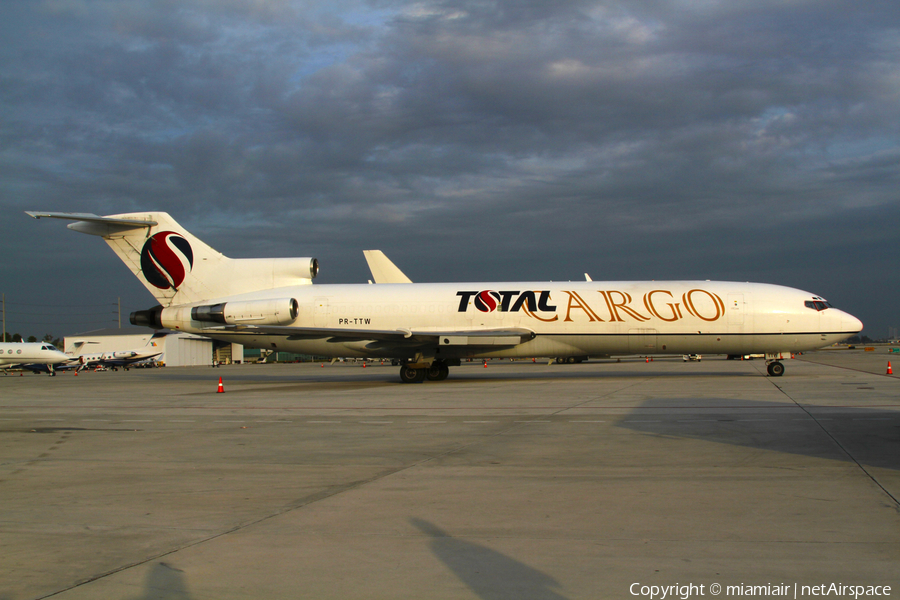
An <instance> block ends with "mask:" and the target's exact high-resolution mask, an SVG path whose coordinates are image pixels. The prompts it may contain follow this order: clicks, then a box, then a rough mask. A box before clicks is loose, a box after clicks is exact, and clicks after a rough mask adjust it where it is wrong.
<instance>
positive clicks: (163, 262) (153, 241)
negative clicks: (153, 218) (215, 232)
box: [141, 231, 194, 292]
mask: <svg viewBox="0 0 900 600" xmlns="http://www.w3.org/2000/svg"><path fill="white" fill-rule="evenodd" d="M193 266H194V251H193V250H191V244H190V243H189V242H188V241H187V240H186V239H184V237H182V236H181V234H178V233H175V232H174V231H160V232H159V233H156V234H154V235H153V236H152V237H151V238H150V239H148V240H147V241H146V242H145V243H144V247H143V249H141V271H143V273H144V278H145V279H146V280H147V281H149V282H150V283H151V284H153V285H154V286H156V287H158V288H159V289H161V290H167V289H169V288H172V289H173V290H175V291H176V292H177V291H178V287H179V286H180V285H181V284H182V283H183V282H184V278H185V277H186V276H187V274H188V273H190V271H191V268H193Z"/></svg>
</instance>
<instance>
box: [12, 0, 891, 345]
mask: <svg viewBox="0 0 900 600" xmlns="http://www.w3.org/2000/svg"><path fill="white" fill-rule="evenodd" d="M0 12H2V13H3V16H4V18H3V19H2V20H0V21H2V23H0V31H2V33H3V37H4V40H5V43H4V44H3V46H2V47H0V102H2V107H3V116H4V118H3V120H2V127H0V173H2V178H0V202H2V203H3V210H4V213H5V216H4V218H3V220H2V223H0V251H2V253H3V256H4V257H5V259H4V262H3V265H2V267H0V274H2V280H3V282H4V283H6V286H5V287H7V288H10V289H8V290H6V291H7V292H8V293H12V291H13V290H14V291H15V293H16V294H17V295H18V294H22V295H24V296H26V297H29V298H30V297H33V296H34V295H36V294H38V295H42V296H48V295H49V296H50V300H51V302H50V303H51V304H52V303H53V302H58V303H60V304H61V303H64V302H70V303H71V302H72V301H73V300H72V299H73V297H78V296H90V297H91V298H97V297H102V298H104V299H107V298H112V297H118V296H119V295H123V294H124V295H127V296H128V298H129V301H130V302H131V303H133V304H146V303H148V302H149V297H148V296H147V295H146V293H145V292H144V291H143V289H142V288H141V287H140V285H139V284H138V283H137V282H136V281H135V282H128V278H127V277H126V276H125V275H124V270H123V269H120V268H118V267H113V266H111V265H113V264H115V263H114V261H115V260H116V259H115V258H114V257H111V258H110V257H103V258H101V256H102V255H103V254H104V253H106V252H107V251H106V250H105V249H104V248H103V247H102V244H99V246H98V244H97V243H96V242H97V240H94V239H84V238H81V237H79V236H77V235H76V234H74V233H70V232H68V231H66V230H64V229H61V228H59V227H54V226H53V225H54V224H52V223H40V224H38V223H34V222H29V221H27V220H26V219H27V217H25V216H24V215H22V214H21V211H23V210H32V209H40V210H70V211H89V212H96V213H100V214H111V213H117V212H128V211H132V210H147V209H154V210H166V211H168V212H170V213H172V214H173V216H175V218H177V219H178V220H179V221H180V222H182V223H183V224H184V225H185V226H187V227H189V228H191V229H192V230H194V231H195V233H197V234H198V235H200V236H201V237H204V238H208V240H209V241H210V243H211V244H212V245H213V246H214V247H216V248H217V249H219V250H222V251H224V252H226V253H227V254H230V255H235V256H266V255H282V256H284V255H316V256H318V257H319V258H320V259H321V261H322V264H323V271H322V280H323V282H336V281H364V280H365V279H367V278H368V273H367V271H366V269H365V263H364V261H363V260H362V256H361V253H360V252H359V251H360V250H362V249H364V248H382V249H383V250H385V251H386V252H387V253H388V254H389V255H390V256H391V257H392V258H393V259H394V260H395V261H396V262H397V263H398V264H399V265H400V266H401V268H402V269H403V270H404V271H406V272H407V273H408V274H409V275H410V276H412V277H413V278H414V279H416V280H422V281H437V280H441V279H455V280H473V279H474V280H486V279H570V278H571V279H579V278H581V277H582V276H583V272H584V271H588V272H590V273H591V275H592V276H593V277H594V278H595V279H600V278H615V279H638V278H655V279H661V278H675V277H685V278H686V277H697V278H702V279H706V278H717V279H737V280H755V281H771V282H774V283H782V284H787V285H795V286H797V287H801V288H804V289H810V290H811V291H815V292H817V293H821V294H823V295H825V296H830V297H832V299H833V300H838V299H839V300H840V302H839V304H841V305H842V306H843V307H845V308H847V309H848V310H849V311H850V312H852V313H854V314H856V315H858V316H860V317H861V318H862V319H863V320H864V321H865V322H866V323H867V332H869V333H871V334H874V335H884V334H885V333H886V331H887V327H889V326H891V327H896V326H897V325H898V323H897V319H896V317H895V312H896V311H895V310H890V306H891V305H890V303H889V302H886V301H884V300H880V299H885V298H887V299H890V298H895V297H896V296H897V294H898V292H900V289H898V288H900V284H898V279H897V278H896V277H892V276H891V275H890V274H891V273H892V271H893V270H895V266H894V264H893V263H894V260H893V259H892V256H893V254H892V253H891V252H890V251H889V250H888V249H889V248H890V247H891V245H893V244H894V242H893V237H894V231H895V229H896V226H895V225H893V224H894V223H896V222H897V217H898V214H897V212H898V208H897V207H898V204H900V203H898V199H897V191H896V190H897V189H898V186H897V177H898V172H900V160H898V159H900V150H898V127H900V125H898V124H900V120H898V118H897V117H898V106H900V102H898V100H900V75H898V62H900V61H898V58H900V6H898V5H896V3H892V2H886V1H880V0H876V1H873V2H866V3H864V5H860V4H859V3H854V2H845V1H812V0H809V1H798V2H790V3H785V2H758V1H757V2H719V1H715V0H709V1H706V2H660V1H653V0H645V1H638V2H627V3H624V2H602V3H601V2H577V1H575V2H557V3H548V2H485V1H472V2H457V1H454V2H411V3H400V2H389V1H380V0H379V1H374V2H355V1H349V2H337V3H335V2H329V3H322V4H316V3H314V2H302V3H301V2H290V1H281V2H269V1H267V2H259V1H253V0H228V1H225V2H223V1H221V0H217V1H212V0H193V1H190V0H189V1H185V2H156V3H120V2H103V1H97V2H88V1H83V0H46V1H43V2H33V1H24V0H22V1H11V2H7V3H5V4H4V6H3V8H2V9H0ZM57 225H58V224H57ZM37 239H39V240H41V244H40V248H39V249H36V250H26V249H25V248H28V247H29V242H33V241H34V240H37ZM73 248H77V252H73V251H72V249H73ZM101 269H103V271H101ZM100 272H104V273H106V274H108V275H104V276H103V278H102V281H99V280H92V278H93V277H94V275H93V274H95V273H100ZM114 275H116V276H114ZM48 282H52V283H51V285H48ZM873 298H875V299H876V300H873ZM54 299H55V300H54ZM64 327H68V326H67V325H65V324H61V325H59V328H60V329H63V328H64ZM68 332H71V330H70V331H68ZM60 333H62V331H60Z"/></svg>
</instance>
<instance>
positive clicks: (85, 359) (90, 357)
mask: <svg viewBox="0 0 900 600" xmlns="http://www.w3.org/2000/svg"><path fill="white" fill-rule="evenodd" d="M165 335H166V334H164V333H154V334H153V335H152V336H150V339H149V340H148V341H147V345H146V346H144V347H143V348H135V349H134V350H116V351H114V352H93V353H85V352H84V349H85V348H86V347H87V346H88V344H91V343H95V342H86V341H84V340H75V342H74V343H73V346H74V347H75V356H74V358H75V359H76V360H77V361H79V362H80V364H81V365H82V368H88V369H93V368H96V367H112V368H113V369H116V368H118V367H122V368H124V369H125V370H126V371H127V370H128V369H129V368H130V367H131V365H133V364H134V363H138V362H141V361H143V360H148V359H150V358H156V357H157V356H159V355H160V354H162V347H161V346H160V345H159V339H160V338H162V337H165Z"/></svg>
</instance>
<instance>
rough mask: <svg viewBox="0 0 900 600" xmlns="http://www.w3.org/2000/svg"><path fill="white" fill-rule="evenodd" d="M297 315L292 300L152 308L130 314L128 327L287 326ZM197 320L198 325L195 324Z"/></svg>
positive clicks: (296, 305) (294, 302)
mask: <svg viewBox="0 0 900 600" xmlns="http://www.w3.org/2000/svg"><path fill="white" fill-rule="evenodd" d="M299 314H300V304H299V303H298V302H297V300H296V299H295V298H278V299H273V300H244V301H238V302H220V303H218V304H207V305H203V306H192V307H185V306H180V307H178V306H174V307H170V308H163V307H162V306H154V307H153V308H151V309H148V310H139V311H136V312H133V313H131V324H132V325H137V326H139V327H152V328H153V329H163V328H169V329H180V330H183V329H201V328H202V327H204V325H203V324H204V323H215V324H217V325H289V324H290V323H293V322H294V321H295V320H296V319H297V315H299ZM198 321H199V323H198Z"/></svg>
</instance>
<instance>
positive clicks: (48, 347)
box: [41, 344, 59, 352]
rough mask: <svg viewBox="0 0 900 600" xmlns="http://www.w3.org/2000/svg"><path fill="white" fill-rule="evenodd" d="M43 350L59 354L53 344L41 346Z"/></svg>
mask: <svg viewBox="0 0 900 600" xmlns="http://www.w3.org/2000/svg"><path fill="white" fill-rule="evenodd" d="M41 350H53V351H54V352H59V350H57V349H56V347H55V346H54V345H53V344H44V345H42V346H41Z"/></svg>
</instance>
